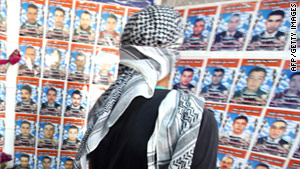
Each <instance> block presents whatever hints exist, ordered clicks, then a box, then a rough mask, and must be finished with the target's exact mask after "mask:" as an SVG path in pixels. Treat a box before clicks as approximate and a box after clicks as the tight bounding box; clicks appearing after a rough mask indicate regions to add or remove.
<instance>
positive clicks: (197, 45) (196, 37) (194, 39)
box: [183, 18, 207, 50]
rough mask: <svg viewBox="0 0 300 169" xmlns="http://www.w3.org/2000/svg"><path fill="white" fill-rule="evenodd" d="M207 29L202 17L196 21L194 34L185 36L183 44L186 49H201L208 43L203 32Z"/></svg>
mask: <svg viewBox="0 0 300 169" xmlns="http://www.w3.org/2000/svg"><path fill="white" fill-rule="evenodd" d="M204 30H205V21H204V19H202V18H198V19H197V20H196V21H195V22H194V27H193V34H192V35H191V36H189V37H186V38H184V41H183V45H184V47H185V49H186V50H200V49H201V48H203V47H206V46H202V44H203V42H205V43H204V44H205V45H207V38H206V37H205V36H204V35H203V34H202V32H203V31H204Z"/></svg>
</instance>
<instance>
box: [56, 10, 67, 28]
mask: <svg viewBox="0 0 300 169" xmlns="http://www.w3.org/2000/svg"><path fill="white" fill-rule="evenodd" d="M53 18H54V22H55V27H56V28H59V29H62V28H63V27H64V25H63V23H64V20H65V14H64V12H63V11H60V10H55V12H54V17H53Z"/></svg>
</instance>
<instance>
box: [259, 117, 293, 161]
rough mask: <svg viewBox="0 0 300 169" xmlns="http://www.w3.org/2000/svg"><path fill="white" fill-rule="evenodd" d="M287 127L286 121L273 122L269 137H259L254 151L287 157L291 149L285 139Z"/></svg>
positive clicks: (276, 120)
mask: <svg viewBox="0 0 300 169" xmlns="http://www.w3.org/2000/svg"><path fill="white" fill-rule="evenodd" d="M287 127H288V123H287V122H286V121H285V120H281V119H280V120H278V119H275V120H273V122H272V123H271V125H270V127H269V133H268V135H267V136H262V137H259V138H258V139H257V142H256V144H255V146H254V147H253V150H254V151H258V152H264V153H268V154H273V155H279V156H283V157H286V156H287V154H288V152H289V149H290V143H289V142H288V141H287V140H285V139H284V138H283V136H284V134H286V131H287Z"/></svg>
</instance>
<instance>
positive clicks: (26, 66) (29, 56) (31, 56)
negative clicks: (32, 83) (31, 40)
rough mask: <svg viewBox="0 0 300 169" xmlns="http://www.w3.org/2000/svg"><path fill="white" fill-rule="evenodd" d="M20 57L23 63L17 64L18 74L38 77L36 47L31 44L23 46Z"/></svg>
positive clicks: (38, 66)
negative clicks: (22, 52)
mask: <svg viewBox="0 0 300 169" xmlns="http://www.w3.org/2000/svg"><path fill="white" fill-rule="evenodd" d="M22 59H23V60H24V63H23V64H20V66H19V72H18V76H29V77H39V75H40V65H39V64H38V63H36V62H35V60H36V59H37V49H35V48H34V47H33V46H27V47H25V51H24V56H22Z"/></svg>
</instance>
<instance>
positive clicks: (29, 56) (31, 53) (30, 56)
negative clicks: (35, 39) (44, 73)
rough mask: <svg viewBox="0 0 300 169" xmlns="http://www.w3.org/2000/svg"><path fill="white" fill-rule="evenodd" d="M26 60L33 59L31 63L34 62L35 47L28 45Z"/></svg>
mask: <svg viewBox="0 0 300 169" xmlns="http://www.w3.org/2000/svg"><path fill="white" fill-rule="evenodd" d="M24 55H25V60H29V59H30V61H31V63H33V61H34V60H35V49H34V48H31V47H28V48H26V50H25V54H24Z"/></svg>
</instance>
